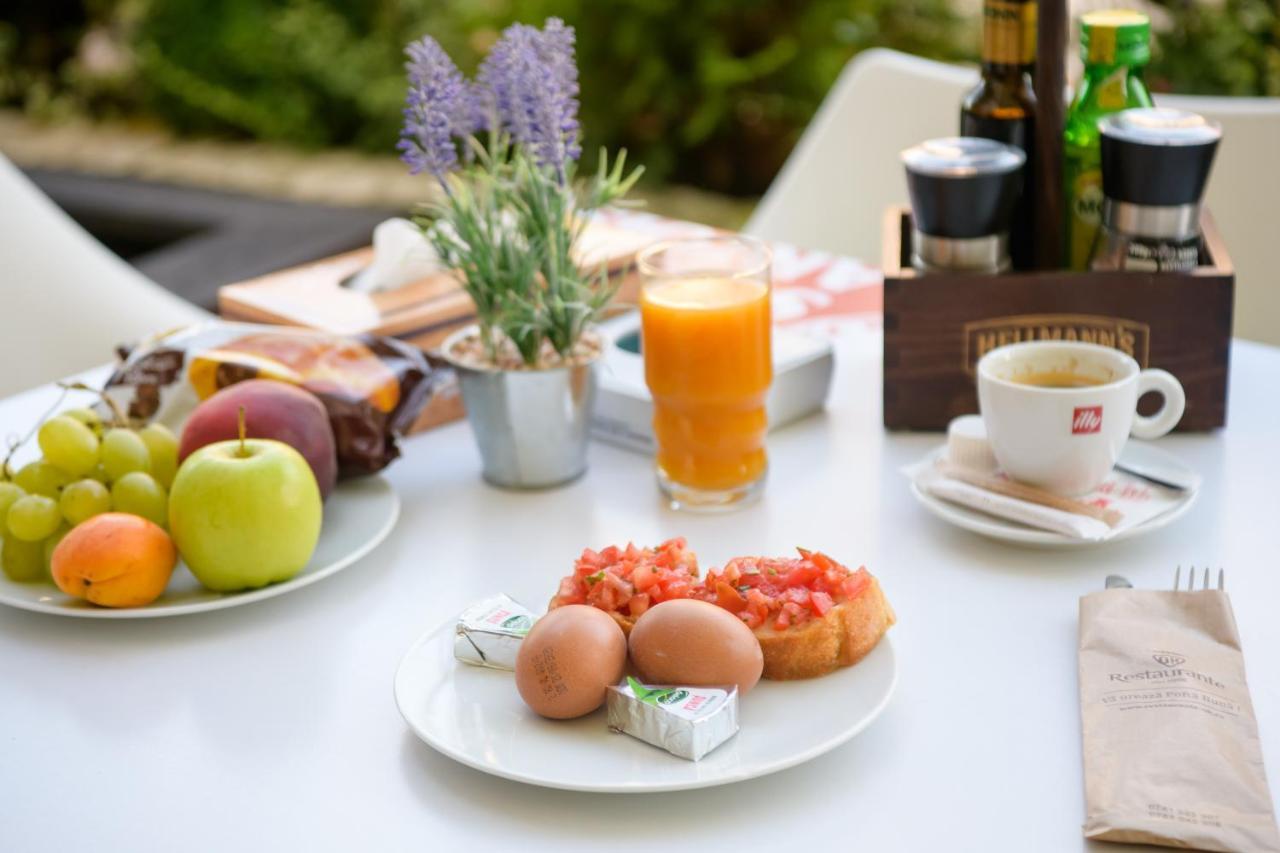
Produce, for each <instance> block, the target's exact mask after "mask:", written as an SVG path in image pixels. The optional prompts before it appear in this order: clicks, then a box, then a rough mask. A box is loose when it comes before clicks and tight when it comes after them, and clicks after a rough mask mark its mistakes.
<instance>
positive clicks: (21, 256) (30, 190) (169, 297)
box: [0, 155, 209, 396]
mask: <svg viewBox="0 0 1280 853" xmlns="http://www.w3.org/2000/svg"><path fill="white" fill-rule="evenodd" d="M208 316H209V315H208V314H207V313H206V312H205V311H203V310H201V309H200V308H197V307H196V306H194V305H192V304H190V303H189V302H187V301H185V300H183V299H181V298H180V297H177V296H174V295H173V294H171V293H169V292H168V291H166V290H164V289H163V288H161V287H160V286H159V285H157V284H155V283H154V282H152V281H150V280H149V279H147V278H146V277H145V276H143V275H142V274H141V273H139V272H138V271H136V270H135V269H134V268H133V267H131V266H129V265H128V264H127V263H125V262H124V261H123V260H121V259H120V258H118V257H117V256H116V255H115V254H113V253H112V252H111V251H110V250H108V249H107V248H106V247H105V246H103V245H102V244H101V243H99V242H98V241H97V240H95V239H94V238H93V237H92V236H90V235H89V233H88V232H86V231H85V230H84V229H83V228H81V227H80V226H79V225H78V224H76V222H75V221H73V220H72V219H71V217H69V216H67V214H65V213H64V212H63V211H62V210H61V209H60V208H59V207H58V206H57V205H56V204H54V203H53V202H52V201H51V200H50V199H49V198H48V197H47V196H45V194H44V193H42V192H40V190H39V189H37V188H36V186H35V185H34V184H32V183H31V181H30V180H28V179H27V177H26V176H25V175H23V174H22V172H20V171H19V170H18V169H17V167H15V166H14V165H13V164H12V163H10V162H9V161H8V160H7V159H5V157H4V156H2V155H0V396H7V395H9V394H13V393H15V392H18V391H21V390H24V389H26V388H30V387H32V386H35V385H39V384H41V383H44V382H50V381H53V380H56V379H60V378H62V377H64V376H69V375H71V374H73V373H77V372H80V371H82V370H85V369H87V368H89V367H92V366H94V365H95V364H103V363H105V362H109V361H111V360H112V354H113V351H114V349H115V347H116V345H117V344H120V343H126V342H129V341H133V340H137V339H139V338H142V337H144V336H146V335H148V334H150V333H153V332H157V331H161V330H163V329H167V328H172V327H174V326H180V325H184V324H187V323H191V322H197V321H199V320H202V319H205V318H207V317H208Z"/></svg>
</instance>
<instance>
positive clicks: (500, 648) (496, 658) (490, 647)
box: [453, 594, 536, 670]
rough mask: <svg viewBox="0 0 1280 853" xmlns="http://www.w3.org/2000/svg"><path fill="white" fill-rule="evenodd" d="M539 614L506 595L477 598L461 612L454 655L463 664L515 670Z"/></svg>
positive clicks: (454, 638) (455, 636)
mask: <svg viewBox="0 0 1280 853" xmlns="http://www.w3.org/2000/svg"><path fill="white" fill-rule="evenodd" d="M535 619H536V617H535V616H534V615H533V614H532V613H530V612H529V611H528V609H526V608H525V607H524V605H522V604H520V603H519V602H518V601H515V600H513V599H511V598H510V597H508V596H506V595H502V594H499V595H495V596H493V597H491V598H486V599H485V600H484V601H478V602H476V603H475V604H473V605H471V606H470V607H468V608H467V609H466V610H464V611H462V615H461V616H459V617H458V624H457V627H456V629H455V631H454V637H453V656H454V657H455V658H457V659H458V660H460V661H462V662H463V663H469V664H472V665H474V666H487V667H490V668H492V669H507V670H514V669H515V668H516V654H517V653H518V652H519V651H520V644H521V643H522V642H524V637H525V635H526V634H528V633H529V629H530V628H532V627H533V623H534V621H535Z"/></svg>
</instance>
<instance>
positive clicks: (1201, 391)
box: [883, 207, 1235, 430]
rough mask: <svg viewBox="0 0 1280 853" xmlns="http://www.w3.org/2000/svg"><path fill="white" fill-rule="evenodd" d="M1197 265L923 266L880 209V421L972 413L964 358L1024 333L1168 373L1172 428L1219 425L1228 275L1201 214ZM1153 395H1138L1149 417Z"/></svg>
mask: <svg viewBox="0 0 1280 853" xmlns="http://www.w3.org/2000/svg"><path fill="white" fill-rule="evenodd" d="M1201 231H1202V238H1201V247H1200V259H1201V266H1200V267H1198V268H1197V269H1196V270H1194V271H1193V272H1190V273H1173V272H1152V273H1145V272H1132V271H1129V272H1072V271H1067V270H1046V271H1036V272H1009V273H1005V274H1001V275H977V274H965V273H932V272H931V273H928V274H924V273H921V272H919V271H918V270H916V269H914V268H913V267H912V266H911V233H912V228H911V214H910V211H909V210H908V209H907V208H904V207H894V208H891V209H889V210H888V211H887V212H886V215H885V222H884V243H883V247H884V248H883V253H884V257H883V267H884V425H885V427H887V428H888V429H893V430H906V429H910V430H943V429H946V427H947V423H948V422H949V421H950V420H951V419H952V418H953V417H955V416H957V415H962V414H968V413H973V412H977V411H978V401H977V392H976V387H975V383H974V365H975V364H976V363H977V361H978V359H979V358H980V357H981V356H982V355H983V354H984V353H986V352H987V351H988V350H990V349H992V348H993V347H996V346H1000V345H1003V344H1008V343H1015V342H1018V341H1027V340H1082V341H1091V342H1094V343H1100V344H1104V345H1107V346H1113V347H1115V348H1117V349H1119V350H1121V351H1123V352H1127V353H1129V354H1130V355H1132V356H1133V357H1134V358H1135V359H1136V360H1137V362H1138V364H1139V365H1141V366H1142V367H1144V368H1146V367H1158V368H1163V369H1164V370H1167V371H1169V372H1170V373H1172V374H1173V375H1174V376H1176V377H1177V378H1178V381H1179V382H1181V383H1182V387H1183V388H1184V390H1185V391H1186V394H1187V408H1186V413H1185V414H1184V415H1183V418H1182V421H1181V423H1179V425H1178V429H1179V430H1209V429H1214V428H1216V427H1221V426H1224V425H1225V424H1226V417H1227V384H1228V367H1229V359H1230V354H1231V318H1232V305H1233V299H1234V293H1235V273H1234V270H1233V269H1232V266H1231V259H1230V257H1229V256H1228V254H1227V250H1226V247H1225V246H1224V245H1223V242H1222V238H1221V236H1220V235H1219V233H1218V230H1217V228H1216V227H1215V225H1214V223H1213V219H1212V217H1211V216H1210V215H1209V214H1208V212H1207V211H1205V212H1204V213H1203V214H1202V219H1201ZM1158 403H1159V401H1158V400H1150V401H1143V404H1142V405H1140V406H1139V410H1140V411H1144V412H1147V413H1149V412H1150V411H1151V410H1153V409H1154V408H1157V407H1158Z"/></svg>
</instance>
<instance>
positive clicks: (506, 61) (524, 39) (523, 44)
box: [478, 18, 582, 181]
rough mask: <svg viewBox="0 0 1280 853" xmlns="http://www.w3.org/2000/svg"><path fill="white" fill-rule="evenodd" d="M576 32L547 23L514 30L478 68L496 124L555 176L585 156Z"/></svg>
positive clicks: (554, 20)
mask: <svg viewBox="0 0 1280 853" xmlns="http://www.w3.org/2000/svg"><path fill="white" fill-rule="evenodd" d="M573 45H574V33H573V28H572V27H568V26H565V24H564V22H563V21H561V20H560V19H559V18H548V19H547V23H546V25H545V28H544V29H542V30H539V29H538V28H537V27H531V26H528V25H526V24H512V25H511V26H510V27H507V29H506V30H504V31H503V33H502V38H501V39H499V40H498V43H497V44H495V45H494V46H493V50H491V51H490V53H489V56H488V57H486V59H485V61H484V63H483V64H482V65H481V66H480V73H479V75H478V78H479V82H480V84H481V86H482V87H484V88H485V89H487V90H488V91H489V92H491V93H492V98H493V106H494V110H495V112H496V114H497V118H498V122H499V124H500V126H501V128H502V129H503V130H505V131H506V132H507V133H509V134H510V135H511V138H512V139H513V140H514V141H515V142H516V143H517V144H518V145H520V146H521V147H523V148H524V149H525V150H526V151H528V152H529V154H530V155H531V156H532V157H533V158H534V160H535V162H537V163H538V164H540V165H542V166H549V167H552V168H554V169H555V170H556V173H557V175H559V177H560V179H561V181H563V180H564V176H565V172H564V170H565V164H566V162H568V161H569V160H576V159H577V158H578V156H579V155H580V154H581V153H582V146H581V145H580V143H579V139H578V66H577V62H576V61H575V59H574V47H573Z"/></svg>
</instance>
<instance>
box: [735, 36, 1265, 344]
mask: <svg viewBox="0 0 1280 853" xmlns="http://www.w3.org/2000/svg"><path fill="white" fill-rule="evenodd" d="M976 80H977V71H976V70H974V69H971V68H960V67H957V66H953V65H947V64H944V63H940V62H934V61H932V60H927V59H920V58H919V57H915V56H909V55H907V54H903V53H897V52H895V51H891V50H883V49H876V50H869V51H865V52H863V53H860V54H858V56H857V57H856V58H855V59H854V60H853V61H852V62H850V63H849V64H848V65H847V66H846V67H845V69H844V71H843V72H842V73H841V75H840V78H839V79H838V80H837V81H836V84H835V86H833V87H832V89H831V92H830V93H829V94H828V95H827V98H826V100H825V101H823V104H822V107H821V109H819V110H818V114H817V115H816V116H814V118H813V121H812V122H811V123H810V125H809V127H808V129H807V130H806V131H805V133H804V136H803V137H802V138H801V140H800V142H799V144H798V145H797V146H796V149H795V151H794V152H792V154H791V156H790V157H789V158H788V159H787V162H786V164H785V165H784V166H783V168H782V171H781V172H779V174H778V177H777V178H776V179H775V180H774V182H773V184H772V186H770V187H769V191H768V192H767V193H766V194H765V196H764V198H763V199H762V200H761V201H760V204H759V205H758V206H757V208H756V210H755V213H754V214H753V215H752V217H751V220H750V221H749V222H748V223H747V227H746V230H747V231H748V232H749V233H751V234H755V235H757V236H759V237H763V238H765V239H770V240H782V241H785V242H789V243H794V244H796V245H799V246H804V247H808V248H813V249H825V250H827V251H831V252H837V253H840V254H846V255H853V256H854V257H858V258H861V259H863V260H865V261H867V262H870V263H879V261H880V252H881V226H882V218H883V213H884V209H885V208H886V207H888V206H889V205H891V204H902V203H905V202H906V198H907V189H906V181H905V179H904V178H903V173H902V167H901V165H900V163H899V160H898V153H899V152H900V151H901V150H902V149H903V148H906V147H908V146H910V145H913V144H915V143H917V142H920V141H921V140H924V139H929V138H931V137H937V136H950V135H953V134H955V133H956V132H957V131H958V127H959V120H960V118H959V116H960V101H961V99H962V97H963V96H964V93H965V92H966V91H968V89H969V88H970V87H972V86H973V84H974V83H975V82H976ZM1157 100H1158V102H1159V103H1161V104H1164V105H1168V106H1176V107H1180V108H1183V109H1189V110H1194V111H1195V112H1198V113H1201V114H1203V115H1206V116H1208V117H1210V118H1213V119H1216V120H1217V121H1219V122H1221V123H1222V126H1223V130H1224V135H1223V142H1222V146H1221V148H1220V150H1219V151H1218V155H1217V159H1216V161H1215V164H1214V171H1213V175H1212V177H1211V178H1210V181H1209V189H1208V197H1207V201H1208V205H1209V207H1210V208H1211V209H1212V211H1213V214H1214V217H1215V218H1216V219H1217V222H1218V225H1219V226H1220V228H1221V230H1222V232H1223V235H1224V238H1225V240H1226V243H1227V247H1228V249H1229V250H1230V252H1231V257H1232V261H1233V262H1234V264H1235V268H1236V311H1235V333H1236V334H1237V335H1238V336H1241V337H1246V338H1252V339H1254V340H1260V341H1265V342H1268V343H1272V344H1280V282H1277V281H1276V280H1275V279H1276V278H1277V276H1276V275H1275V273H1274V272H1273V261H1272V258H1273V257H1274V251H1275V250H1274V246H1273V243H1274V242H1275V241H1276V239H1277V236H1278V235H1280V231H1277V227H1276V225H1277V221H1278V220H1280V168H1277V167H1276V166H1275V158H1276V157H1277V156H1278V155H1280V98H1205V97H1192V96H1168V97H1162V98H1159V99H1157Z"/></svg>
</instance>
